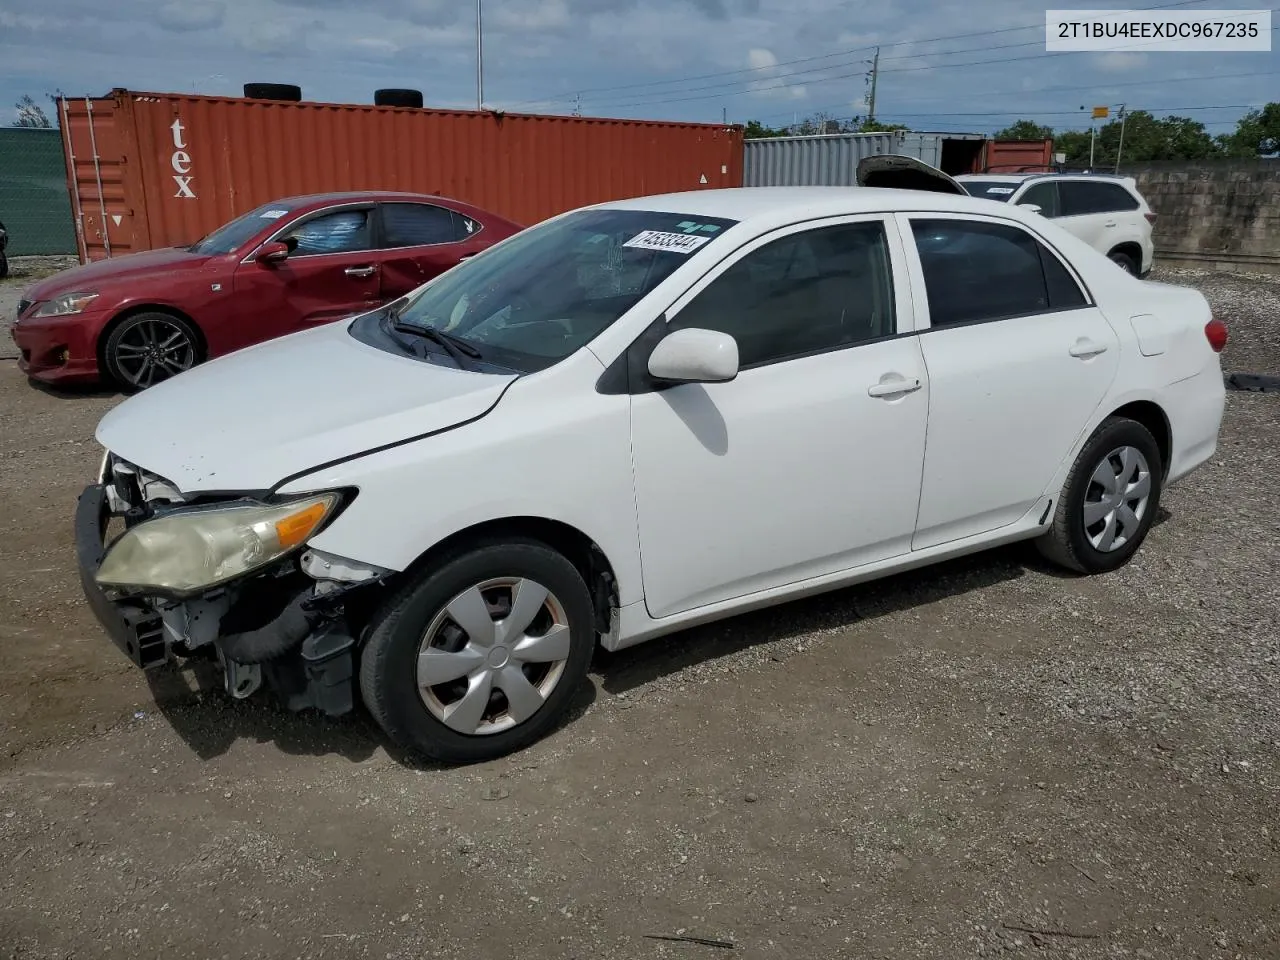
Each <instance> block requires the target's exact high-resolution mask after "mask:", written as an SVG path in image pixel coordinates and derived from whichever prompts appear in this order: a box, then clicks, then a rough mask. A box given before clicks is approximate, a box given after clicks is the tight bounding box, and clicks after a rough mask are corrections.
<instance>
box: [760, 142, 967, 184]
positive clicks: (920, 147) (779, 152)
mask: <svg viewBox="0 0 1280 960" xmlns="http://www.w3.org/2000/svg"><path fill="white" fill-rule="evenodd" d="M985 143H986V137H985V136H984V135H983V134H980V133H904V132H902V131H894V132H891V133H833V134H821V135H818V136H810V137H766V138H763V139H760V140H747V141H746V142H745V144H744V148H745V149H744V159H743V164H744V167H743V177H742V182H743V185H744V186H748V187H808V186H825V187H851V186H853V185H854V176H855V174H856V172H857V167H858V161H859V160H861V159H862V158H863V157H872V156H880V155H882V154H888V153H893V154H899V155H902V156H908V157H915V158H917V159H919V160H923V161H924V162H925V163H927V164H929V165H930V166H934V167H938V168H940V169H942V170H945V171H946V172H947V173H968V172H971V171H973V170H975V169H977V167H978V163H977V160H978V158H979V157H980V156H981V154H982V149H983V146H984V144H985Z"/></svg>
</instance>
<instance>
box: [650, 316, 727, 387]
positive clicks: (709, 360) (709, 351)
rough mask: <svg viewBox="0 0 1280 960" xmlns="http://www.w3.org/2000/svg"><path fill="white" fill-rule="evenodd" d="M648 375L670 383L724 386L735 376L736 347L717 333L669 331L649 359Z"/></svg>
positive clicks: (689, 330) (724, 336) (691, 330)
mask: <svg viewBox="0 0 1280 960" xmlns="http://www.w3.org/2000/svg"><path fill="white" fill-rule="evenodd" d="M649 375H650V376H651V377H654V378H655V379H658V380H667V381H671V382H673V383H724V382H726V381H728V380H732V379H733V378H734V377H736V376H737V375H738V343H737V341H736V340H734V339H733V337H731V336H729V334H727V333H721V332H720V331H719V330H704V329H701V328H699V327H687V328H685V329H683V330H676V331H673V332H672V333H670V334H668V335H667V336H666V337H664V338H663V339H662V340H661V341H659V343H658V345H657V346H656V347H654V349H653V353H651V354H650V355H649Z"/></svg>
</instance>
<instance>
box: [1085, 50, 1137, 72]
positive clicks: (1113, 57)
mask: <svg viewBox="0 0 1280 960" xmlns="http://www.w3.org/2000/svg"><path fill="white" fill-rule="evenodd" d="M1147 60H1148V55H1147V54H1145V53H1121V52H1118V51H1111V52H1109V53H1098V54H1094V56H1093V65H1094V66H1095V67H1097V68H1098V69H1099V70H1105V71H1106V72H1107V73H1124V72H1125V71H1128V70H1137V69H1138V68H1139V67H1145V66H1146V65H1147Z"/></svg>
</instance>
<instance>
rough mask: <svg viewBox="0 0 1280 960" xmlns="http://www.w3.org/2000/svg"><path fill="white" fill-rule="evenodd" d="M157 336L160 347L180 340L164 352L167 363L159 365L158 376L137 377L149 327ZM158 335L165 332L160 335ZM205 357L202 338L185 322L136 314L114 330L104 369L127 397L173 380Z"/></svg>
mask: <svg viewBox="0 0 1280 960" xmlns="http://www.w3.org/2000/svg"><path fill="white" fill-rule="evenodd" d="M148 326H150V328H152V329H153V330H155V331H157V333H156V342H157V343H168V342H169V341H170V338H173V337H180V338H181V339H180V340H179V341H177V344H178V345H177V346H174V345H172V344H171V345H170V346H169V347H167V348H166V349H165V357H164V360H165V362H164V363H158V364H156V365H155V366H156V372H155V374H154V375H153V376H151V377H150V378H148V377H146V376H145V375H137V374H138V370H139V364H138V360H137V349H136V348H137V346H138V345H139V344H141V345H143V346H144V348H145V345H146V343H147V341H148V337H147V327H148ZM159 331H164V333H160V332H159ZM202 359H204V357H203V353H202V348H201V345H200V337H199V335H198V334H197V333H196V331H195V328H193V327H192V326H191V324H190V323H188V322H187V321H186V320H184V319H182V318H181V317H179V316H177V315H175V314H172V313H165V312H163V311H159V310H150V311H147V312H146V313H135V314H134V315H133V316H131V317H128V318H126V319H125V320H123V321H121V322H120V323H118V324H116V325H115V326H114V327H112V328H111V332H110V333H109V334H108V335H107V341H106V343H105V344H103V347H102V361H103V367H104V370H105V372H106V375H107V377H109V378H110V379H111V381H112V382H113V383H114V384H115V385H116V386H117V387H119V388H120V389H121V390H123V391H124V392H125V393H137V392H138V391H140V390H145V389H147V387H151V386H155V384H157V383H161V382H162V381H164V380H168V379H169V378H170V377H172V376H176V375H177V374H178V373H181V372H183V371H185V370H189V369H191V367H194V366H195V365H196V364H197V363H199V362H200V361H201V360H202Z"/></svg>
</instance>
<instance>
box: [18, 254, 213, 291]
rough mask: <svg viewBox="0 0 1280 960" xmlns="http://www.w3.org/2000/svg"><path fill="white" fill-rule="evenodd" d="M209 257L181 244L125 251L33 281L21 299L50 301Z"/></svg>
mask: <svg viewBox="0 0 1280 960" xmlns="http://www.w3.org/2000/svg"><path fill="white" fill-rule="evenodd" d="M208 259H209V257H208V256H206V255H204V254H198V253H192V252H191V251H189V250H187V249H185V248H184V247H165V248H163V249H160V250H146V251H143V252H142V253H127V254H125V255H124V256H121V257H112V258H111V259H109V260H95V261H94V262H93V263H85V264H81V265H80V266H78V267H71V268H70V269H68V270H63V271H61V272H60V273H55V274H54V275H53V276H52V277H49V278H48V279H47V280H41V281H40V282H39V283H35V284H32V285H31V286H30V287H28V288H27V289H26V290H25V291H23V299H24V300H31V301H37V300H51V299H53V298H54V297H59V296H62V295H63V294H64V293H74V292H79V291H85V290H92V289H93V288H94V287H96V286H100V285H102V284H104V283H115V282H118V281H121V280H134V279H137V278H139V277H142V276H146V275H149V274H155V273H172V272H173V270H174V269H182V268H184V267H197V266H200V265H201V264H203V263H205V262H206V261H207V260H208Z"/></svg>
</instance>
